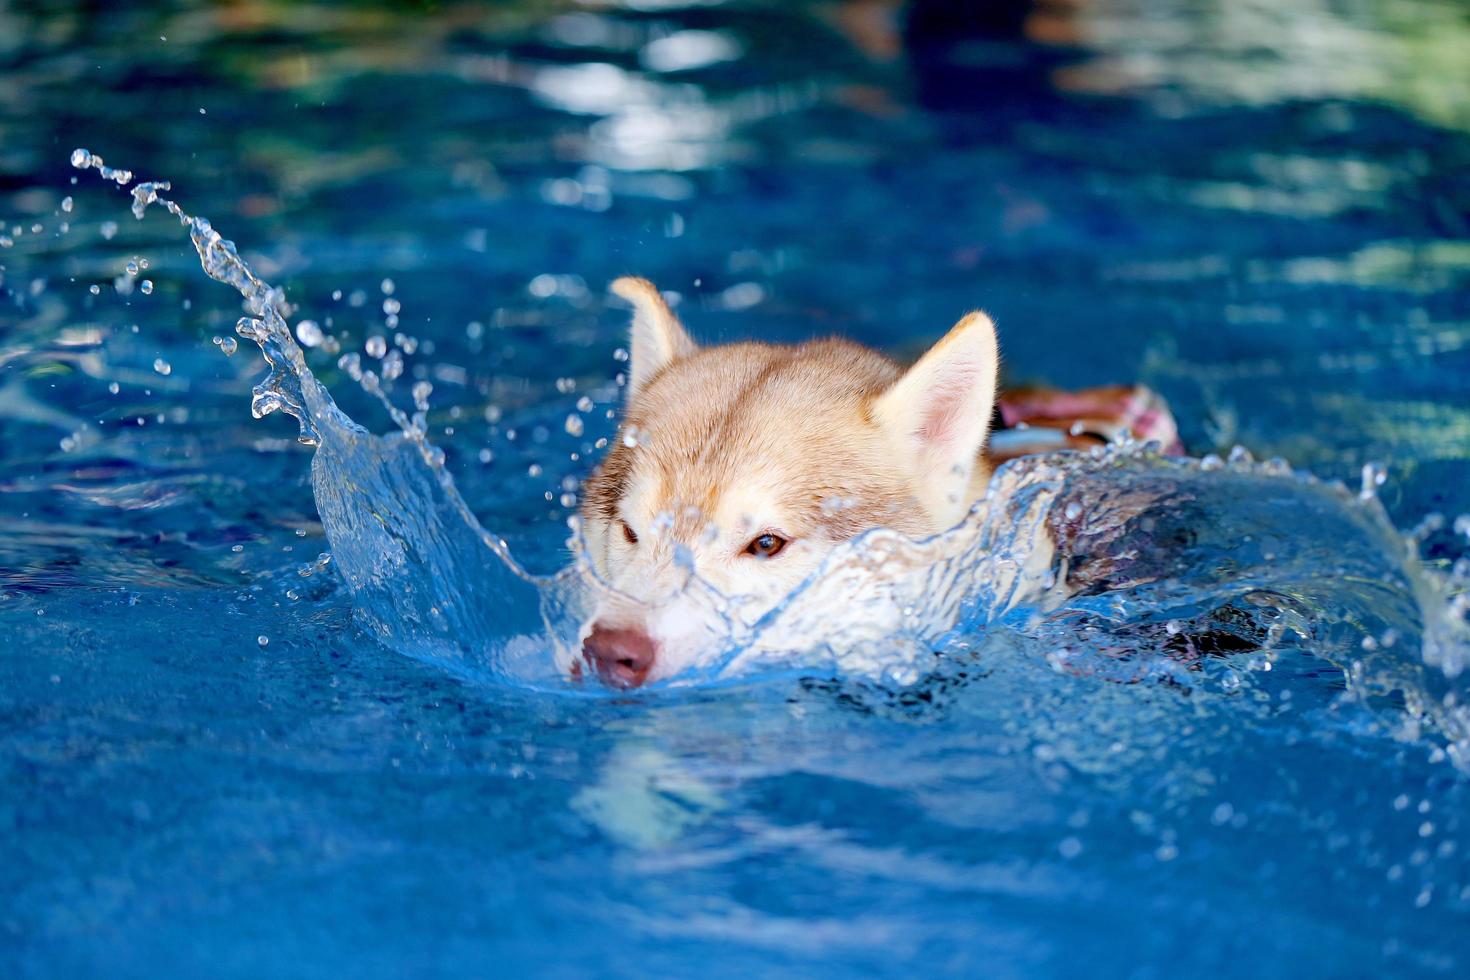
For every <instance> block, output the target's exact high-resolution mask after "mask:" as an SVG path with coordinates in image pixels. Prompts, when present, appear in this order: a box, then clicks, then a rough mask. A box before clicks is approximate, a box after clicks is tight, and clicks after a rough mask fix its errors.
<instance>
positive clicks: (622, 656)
mask: <svg viewBox="0 0 1470 980" xmlns="http://www.w3.org/2000/svg"><path fill="white" fill-rule="evenodd" d="M656 652H657V646H656V645H655V644H654V642H653V637H651V636H649V635H648V634H647V633H645V632H643V631H642V630H639V629H631V628H623V627H617V628H614V627H607V626H602V625H600V624H593V626H592V632H591V633H589V634H588V635H587V639H586V640H585V641H583V643H582V656H583V657H584V658H585V659H586V661H587V662H588V663H589V664H591V665H592V667H593V668H594V669H595V670H596V671H597V675H598V676H599V677H601V678H602V680H603V682H604V683H607V684H611V685H612V686H614V687H625V688H629V687H637V686H639V685H640V684H642V683H643V682H644V681H645V680H647V679H648V672H649V671H650V670H652V669H653V660H654V655H655V653H656Z"/></svg>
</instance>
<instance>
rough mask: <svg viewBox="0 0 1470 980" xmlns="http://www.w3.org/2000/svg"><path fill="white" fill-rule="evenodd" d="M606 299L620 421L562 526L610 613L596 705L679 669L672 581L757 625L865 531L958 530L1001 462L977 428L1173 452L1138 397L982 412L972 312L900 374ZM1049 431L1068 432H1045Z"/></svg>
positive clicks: (643, 293)
mask: <svg viewBox="0 0 1470 980" xmlns="http://www.w3.org/2000/svg"><path fill="white" fill-rule="evenodd" d="M612 291H613V292H614V293H615V294H617V295H618V296H620V297H622V298H623V299H625V300H627V301H628V302H629V303H631V304H632V306H633V322H632V331H631V332H632V338H631V344H630V348H631V350H630V359H629V371H628V376H627V389H626V402H625V405H624V408H623V417H622V421H621V426H620V429H619V434H618V438H617V439H616V440H615V441H614V442H613V443H612V449H611V450H610V451H609V452H608V454H607V456H606V457H605V459H604V460H603V461H602V464H601V465H600V467H599V468H598V469H597V471H596V473H595V474H594V475H593V476H592V477H591V478H590V479H589V480H588V482H587V483H586V485H585V487H584V496H583V502H582V506H581V513H580V517H581V527H582V534H583V546H584V548H585V551H586V558H587V560H588V561H589V562H590V564H591V566H592V569H593V570H594V571H595V572H596V574H597V576H598V577H599V578H600V579H601V580H602V582H603V584H604V585H606V586H608V587H610V590H612V591H611V592H610V593H609V594H610V595H612V596H614V597H613V598H608V599H605V600H604V601H603V602H602V604H601V607H600V608H599V609H598V611H597V613H596V615H595V616H594V617H593V619H592V621H591V622H590V623H589V624H588V625H587V626H586V627H585V628H584V630H583V635H582V647H581V654H582V660H581V662H579V663H578V664H576V665H575V666H574V668H573V670H574V673H580V672H581V670H582V665H583V664H585V665H586V666H587V667H588V668H590V669H591V671H593V672H595V673H596V674H597V675H598V676H599V677H600V678H601V679H602V680H603V681H604V682H605V683H607V684H609V685H612V686H614V687H620V688H628V687H637V686H639V685H642V684H644V683H647V682H649V681H654V680H659V679H662V678H667V677H670V676H672V675H674V674H676V673H678V672H679V671H680V670H681V669H683V668H684V667H685V666H687V664H688V660H689V654H688V653H687V651H685V650H683V649H682V648H681V644H680V642H679V640H680V632H681V627H680V625H679V623H678V618H679V609H678V601H677V598H675V599H674V600H673V602H672V603H670V602H668V601H667V600H669V599H670V597H676V596H677V594H678V592H679V590H680V588H681V586H683V584H684V583H685V582H686V581H687V580H688V576H689V572H690V571H691V570H692V571H693V572H694V573H695V574H696V575H697V576H698V577H699V578H700V579H702V580H703V581H704V582H706V583H708V584H709V585H711V586H713V587H714V588H715V589H717V590H718V591H719V592H720V593H721V594H723V595H724V596H733V597H738V598H739V599H740V600H741V601H742V603H743V604H744V608H745V609H746V611H747V612H749V611H750V610H752V609H753V610H754V611H756V612H757V613H758V612H759V611H760V610H762V609H769V608H771V607H773V606H775V605H776V604H777V603H778V602H780V600H781V599H782V598H783V597H784V596H786V595H787V594H788V593H789V592H790V591H791V590H792V589H793V588H794V587H795V586H796V585H798V584H799V583H801V582H802V581H803V580H804V579H805V578H806V577H807V576H808V575H809V574H810V573H811V572H812V571H813V570H814V569H815V568H816V567H817V565H818V564H820V563H821V561H822V560H823V558H824V557H825V556H826V555H827V554H828V553H829V552H831V551H832V549H833V548H835V547H836V546H837V545H838V544H840V543H841V542H843V541H846V540H848V539H850V538H852V537H854V536H856V535H858V534H860V533H862V532H864V531H867V530H869V529H871V528H875V527H887V528H891V529H893V530H896V531H899V532H902V533H904V534H907V535H910V536H912V537H927V536H929V535H932V534H936V533H938V532H940V531H944V530H947V529H949V528H951V527H953V526H955V525H956V524H958V523H959V522H960V521H961V520H963V519H964V517H965V515H966V514H967V513H968V511H969V510H970V508H971V506H972V505H973V504H974V502H975V501H976V500H977V499H978V498H979V497H980V496H981V495H982V494H983V493H984V490H985V485H986V482H987V481H988V480H989V478H990V474H991V469H992V465H993V462H994V461H995V460H996V459H997V458H1004V457H1006V456H1009V455H1015V454H1016V449H1015V447H1011V448H1010V449H1008V450H1002V451H999V452H992V453H988V452H987V451H986V450H987V437H988V436H989V435H990V434H991V430H992V426H993V421H992V420H993V419H996V418H999V419H1001V420H1002V423H1003V424H1008V425H1010V426H1017V425H1018V424H1021V427H1022V428H1025V426H1024V423H1025V422H1027V421H1030V422H1033V423H1039V424H1038V426H1037V428H1036V429H1035V430H1033V432H1032V434H1031V436H1030V437H1029V443H1028V446H1029V445H1035V444H1036V436H1037V434H1038V433H1043V432H1045V433H1049V436H1048V438H1050V439H1051V440H1053V441H1054V443H1055V444H1056V445H1055V448H1061V447H1062V446H1063V445H1068V444H1073V445H1075V444H1077V443H1078V441H1079V440H1085V439H1087V438H1089V437H1090V436H1091V435H1092V434H1098V433H1100V434H1101V435H1102V437H1104V438H1105V437H1106V435H1107V434H1108V433H1107V430H1108V427H1109V426H1113V427H1119V426H1132V427H1133V428H1134V429H1135V430H1137V429H1138V428H1145V429H1151V430H1152V433H1151V435H1150V438H1159V439H1161V440H1165V441H1169V440H1172V439H1173V438H1174V435H1173V428H1172V420H1171V419H1169V418H1168V416H1167V411H1166V410H1163V409H1162V406H1161V404H1159V403H1158V402H1157V401H1156V399H1154V398H1153V397H1152V396H1151V393H1149V392H1147V390H1146V389H1142V388H1123V387H1118V388H1109V389H1093V390H1091V391H1088V392H1081V393H1077V394H1075V395H1060V394H1059V393H1047V392H1039V391H1035V390H1032V391H1027V392H1020V393H1016V394H1015V395H1013V396H1008V399H1007V401H1006V402H1005V403H1003V404H1002V405H1001V406H1000V407H1001V409H1002V410H1001V411H999V412H998V411H997V379H998V373H999V351H998V347H997V341H996V331H995V325H994V324H993V323H992V322H991V319H990V317H988V316H986V315H985V314H984V313H981V312H972V313H969V314H967V315H965V316H964V317H962V318H961V319H960V320H959V322H958V323H956V324H955V325H954V326H953V327H952V328H951V329H950V330H949V332H948V333H947V334H945V335H944V337H942V338H941V339H940V340H939V341H938V342H937V343H935V344H934V346H932V347H931V348H929V350H928V351H927V352H925V353H924V354H923V356H921V357H920V358H919V359H918V361H917V362H915V363H914V364H913V365H912V366H911V367H908V368H907V369H905V368H902V367H900V366H899V365H898V364H897V363H895V362H894V361H892V360H890V359H889V358H888V357H886V356H884V355H882V354H879V353H877V352H876V351H873V350H871V349H869V348H867V347H864V346H862V345H860V344H857V343H853V342H851V341H847V340H841V339H827V340H815V341H810V342H807V343H801V344H796V345H778V344H767V343H754V342H748V343H733V344H725V345H719V346H700V345H698V344H696V343H695V342H694V341H693V340H692V339H691V338H690V336H689V333H688V332H687V331H686V330H685V328H684V326H683V324H681V323H680V322H679V319H678V317H677V316H675V314H674V312H673V311H672V310H671V309H670V307H669V305H668V303H667V302H666V301H665V300H664V298H663V296H662V295H660V293H659V291H658V290H657V289H656V288H655V287H654V285H653V284H652V283H650V282H648V281H647V280H643V279H635V278H623V279H619V280H617V281H616V282H614V283H613V284H612ZM1059 412H1060V414H1061V415H1065V416H1066V417H1067V419H1066V422H1067V424H1064V425H1060V426H1058V425H1056V424H1053V423H1056V422H1057V421H1058V417H1059V415H1058V413H1059ZM1089 415H1092V416H1096V418H1093V419H1088V418H1087V416H1089ZM1084 430H1085V431H1084ZM1041 445H1043V447H1045V445H1046V444H1045V442H1044V441H1043V442H1042V444H1041ZM1025 448H1027V447H1022V450H1023V451H1024V449H1025Z"/></svg>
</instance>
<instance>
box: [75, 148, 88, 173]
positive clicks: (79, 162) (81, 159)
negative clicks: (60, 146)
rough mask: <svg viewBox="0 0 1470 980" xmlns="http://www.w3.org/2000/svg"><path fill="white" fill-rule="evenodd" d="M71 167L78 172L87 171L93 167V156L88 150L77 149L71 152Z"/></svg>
mask: <svg viewBox="0 0 1470 980" xmlns="http://www.w3.org/2000/svg"><path fill="white" fill-rule="evenodd" d="M71 165H72V166H73V167H76V168H77V169H78V170H85V169H86V168H88V167H90V166H91V165H92V154H91V152H90V151H88V150H84V149H82V148H81V147H77V148H76V149H75V150H72V151H71Z"/></svg>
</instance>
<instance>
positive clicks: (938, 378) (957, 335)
mask: <svg viewBox="0 0 1470 980" xmlns="http://www.w3.org/2000/svg"><path fill="white" fill-rule="evenodd" d="M998 370H999V355H998V353H997V350H996V343H995V324H994V323H992V322H991V321H990V317H988V316H986V315H985V314H984V313H979V312H976V313H971V314H970V315H968V316H966V317H965V318H964V319H963V320H961V321H960V322H959V323H957V324H955V325H954V328H953V329H951V330H950V332H949V333H947V334H945V335H944V337H943V338H942V339H941V340H940V341H939V342H938V343H937V344H935V345H934V346H933V347H931V348H929V350H928V351H927V352H926V353H925V354H924V356H923V357H921V358H919V360H918V362H917V363H916V364H915V365H914V366H913V367H911V368H909V369H908V371H907V372H905V374H904V375H903V377H901V378H899V379H898V381H896V382H894V384H893V386H892V387H891V388H889V389H888V390H887V391H885V392H884V393H883V394H882V395H880V396H879V398H878V400H877V402H875V403H874V406H873V407H874V415H875V417H876V418H877V420H878V422H879V424H880V425H882V426H883V427H884V428H885V429H887V430H888V431H889V432H890V433H891V435H892V436H893V438H894V441H895V442H896V444H897V445H898V447H899V450H900V452H903V453H905V454H907V457H908V462H909V464H910V465H911V466H912V467H913V468H914V470H915V472H917V473H918V475H919V478H920V480H921V481H922V482H921V486H923V487H924V488H925V491H926V494H925V495H926V497H928V498H929V499H931V500H934V501H935V502H936V503H935V505H934V507H933V508H932V509H934V510H936V511H937V512H938V513H936V515H935V516H936V517H940V518H944V519H948V518H950V517H953V519H954V520H955V521H958V520H959V519H960V518H961V517H963V516H964V513H965V510H966V508H968V506H969V504H970V501H969V499H968V496H967V495H966V490H967V488H968V486H969V482H970V477H971V476H972V475H973V474H974V472H975V462H976V459H977V458H978V457H979V455H980V451H981V450H982V449H984V448H985V437H986V435H987V434H988V433H989V431H990V416H991V412H993V411H994V409H995V385H996V374H997V372H998ZM946 526H947V525H946Z"/></svg>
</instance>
